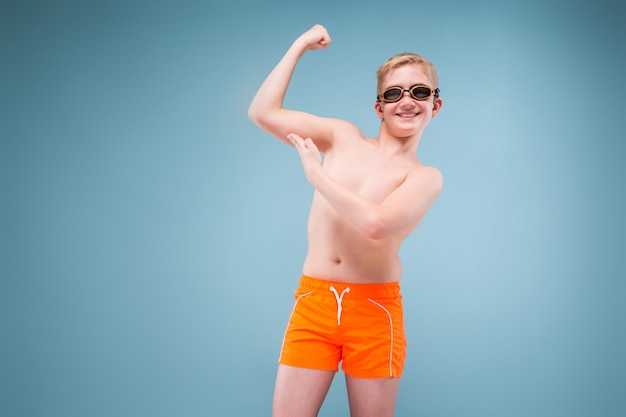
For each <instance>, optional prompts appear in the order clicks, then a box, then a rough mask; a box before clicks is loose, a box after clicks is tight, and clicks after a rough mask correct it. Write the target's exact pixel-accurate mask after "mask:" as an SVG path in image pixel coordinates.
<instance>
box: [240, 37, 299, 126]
mask: <svg viewBox="0 0 626 417" xmlns="http://www.w3.org/2000/svg"><path fill="white" fill-rule="evenodd" d="M305 51H306V49H305V46H304V45H303V44H302V42H300V41H299V40H296V41H295V42H294V43H293V44H292V45H291V47H290V48H289V49H288V50H287V52H286V53H285V55H284V56H283V57H282V59H281V60H280V61H279V63H278V64H277V65H276V67H274V69H273V70H272V72H271V73H270V74H269V75H268V76H267V78H266V79H265V81H264V82H263V84H261V87H260V88H259V90H258V91H257V93H256V95H255V96H254V99H253V100H252V102H251V103H250V107H249V109H248V117H249V118H250V119H251V120H252V121H254V122H255V123H257V124H262V123H263V119H264V118H265V117H268V116H270V115H271V113H272V112H273V111H280V109H282V106H283V101H284V99H285V94H286V92H287V87H288V86H289V82H290V81H291V77H292V75H293V72H294V69H295V67H296V64H297V63H298V60H299V59H300V57H302V55H303V54H304V52H305Z"/></svg>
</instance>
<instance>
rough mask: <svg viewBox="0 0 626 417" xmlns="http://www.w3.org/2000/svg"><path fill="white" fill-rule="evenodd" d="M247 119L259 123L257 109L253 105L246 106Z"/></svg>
mask: <svg viewBox="0 0 626 417" xmlns="http://www.w3.org/2000/svg"><path fill="white" fill-rule="evenodd" d="M248 119H250V120H251V121H252V122H254V123H255V124H257V125H258V124H259V111H258V110H257V109H256V108H255V107H254V106H253V105H250V107H248Z"/></svg>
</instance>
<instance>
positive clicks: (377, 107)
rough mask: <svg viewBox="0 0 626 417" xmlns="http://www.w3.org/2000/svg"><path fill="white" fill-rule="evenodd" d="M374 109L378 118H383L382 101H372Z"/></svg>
mask: <svg viewBox="0 0 626 417" xmlns="http://www.w3.org/2000/svg"><path fill="white" fill-rule="evenodd" d="M374 111H375V112H376V116H378V118H379V119H380V120H383V103H381V102H380V101H377V102H375V103H374Z"/></svg>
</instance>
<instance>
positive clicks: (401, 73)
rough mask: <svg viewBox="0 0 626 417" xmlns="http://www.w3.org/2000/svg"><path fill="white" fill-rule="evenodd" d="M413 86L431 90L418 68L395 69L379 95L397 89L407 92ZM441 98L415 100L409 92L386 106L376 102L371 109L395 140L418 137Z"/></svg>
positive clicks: (435, 112) (406, 66) (410, 65)
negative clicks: (417, 85) (411, 136)
mask: <svg viewBox="0 0 626 417" xmlns="http://www.w3.org/2000/svg"><path fill="white" fill-rule="evenodd" d="M416 84H422V85H427V86H429V87H431V88H433V89H434V86H433V85H432V83H431V81H430V79H429V78H428V77H427V76H426V74H425V73H424V71H423V69H422V67H421V65H417V64H408V65H403V66H401V67H398V68H394V69H392V70H391V71H389V73H387V75H386V76H385V79H384V81H383V83H382V90H381V92H382V91H385V90H386V89H388V88H389V87H400V88H402V89H403V90H408V89H410V88H411V87H412V86H414V85H416ZM442 103H443V101H442V100H441V98H437V99H435V98H434V95H431V96H430V97H429V98H428V99H426V100H416V99H414V98H413V97H411V95H410V94H409V93H408V92H404V93H403V95H402V97H401V98H400V100H398V101H396V102H393V103H387V102H384V101H380V102H376V104H375V105H374V109H375V110H376V114H377V115H378V117H379V118H380V119H381V120H382V121H383V122H384V123H385V124H386V125H387V128H389V129H390V131H391V133H392V134H393V135H394V136H399V137H400V136H410V135H412V134H415V133H419V132H420V131H421V130H422V129H423V128H424V127H425V126H426V125H427V124H428V122H429V121H430V119H431V118H432V117H434V116H435V115H436V114H437V113H438V112H439V109H440V108H441V105H442Z"/></svg>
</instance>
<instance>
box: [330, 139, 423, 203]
mask: <svg viewBox="0 0 626 417" xmlns="http://www.w3.org/2000/svg"><path fill="white" fill-rule="evenodd" d="M410 168H411V165H410V164H408V163H407V162H406V161H403V160H401V159H399V158H394V157H387V156H384V155H381V154H380V153H378V152H375V151H372V150H369V149H358V148H357V149H352V151H351V152H341V151H339V150H338V151H336V152H332V153H329V154H328V155H327V156H326V158H325V160H324V170H325V171H326V172H327V173H328V175H329V176H330V177H332V178H333V179H334V180H336V181H337V182H339V183H340V184H342V185H343V186H345V187H347V188H349V189H350V190H352V191H354V192H356V193H358V194H360V195H362V196H364V197H367V198H369V199H372V200H374V201H376V202H381V201H382V200H384V199H385V197H387V196H388V195H389V194H391V193H392V192H393V191H394V190H395V189H396V188H398V187H399V186H400V185H401V184H402V183H403V182H404V180H405V179H406V176H407V174H408V172H409V170H410Z"/></svg>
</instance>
